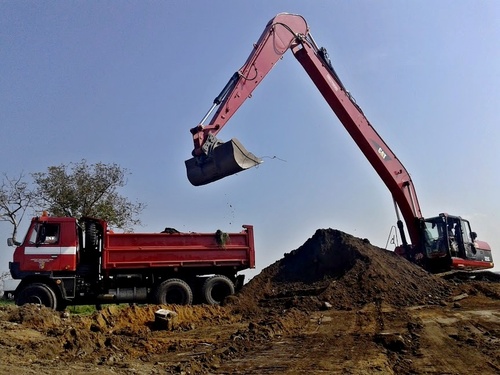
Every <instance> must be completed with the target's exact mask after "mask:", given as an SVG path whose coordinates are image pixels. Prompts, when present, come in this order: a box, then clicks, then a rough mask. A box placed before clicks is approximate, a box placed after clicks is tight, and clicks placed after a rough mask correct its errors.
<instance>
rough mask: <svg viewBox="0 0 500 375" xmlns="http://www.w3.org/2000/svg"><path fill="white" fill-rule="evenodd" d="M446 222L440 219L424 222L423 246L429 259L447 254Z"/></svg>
mask: <svg viewBox="0 0 500 375" xmlns="http://www.w3.org/2000/svg"><path fill="white" fill-rule="evenodd" d="M446 227H447V226H446V222H445V221H443V219H442V218H441V217H436V218H432V219H427V220H425V229H424V245H425V251H426V253H427V256H428V257H429V258H440V257H444V256H446V254H447V253H448V244H447V235H446Z"/></svg>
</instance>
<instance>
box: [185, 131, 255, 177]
mask: <svg viewBox="0 0 500 375" xmlns="http://www.w3.org/2000/svg"><path fill="white" fill-rule="evenodd" d="M209 137H212V139H211V140H209V141H208V140H207V142H205V144H204V145H203V148H202V150H203V153H202V154H201V155H200V156H194V157H192V158H191V159H188V160H186V161H185V165H186V171H187V177H188V180H189V182H190V183H191V184H192V185H194V186H200V185H206V184H209V183H211V182H214V181H217V180H220V179H222V178H224V177H227V176H230V175H233V174H235V173H238V172H241V171H243V170H245V169H248V168H251V167H254V166H256V165H259V164H260V163H262V159H260V158H258V157H257V156H255V155H254V154H252V153H251V152H249V151H247V150H246V149H245V147H243V145H242V144H241V143H240V141H238V140H237V139H236V138H233V139H231V140H230V141H228V142H221V141H220V140H218V139H217V138H215V137H214V136H211V135H209Z"/></svg>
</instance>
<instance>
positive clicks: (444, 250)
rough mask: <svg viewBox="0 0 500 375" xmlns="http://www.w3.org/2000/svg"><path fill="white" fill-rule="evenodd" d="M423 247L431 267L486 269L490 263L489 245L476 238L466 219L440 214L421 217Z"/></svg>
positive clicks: (490, 266) (491, 265) (491, 263)
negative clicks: (426, 217) (425, 217)
mask: <svg viewBox="0 0 500 375" xmlns="http://www.w3.org/2000/svg"><path fill="white" fill-rule="evenodd" d="M424 223H425V228H424V247H425V252H426V255H427V259H428V262H429V267H430V268H431V269H437V268H440V267H442V268H449V267H450V266H451V268H452V269H488V268H492V267H493V261H492V257H491V249H490V247H489V245H488V244H487V243H486V242H483V241H477V240H476V238H477V234H476V232H472V231H471V228H470V224H469V221H467V220H465V219H462V218H461V217H460V216H451V215H448V214H444V213H443V214H440V215H439V216H437V217H433V218H430V219H425V221H424Z"/></svg>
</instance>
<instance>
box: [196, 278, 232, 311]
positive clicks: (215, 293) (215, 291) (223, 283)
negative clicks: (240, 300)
mask: <svg viewBox="0 0 500 375" xmlns="http://www.w3.org/2000/svg"><path fill="white" fill-rule="evenodd" d="M201 294H202V297H203V300H204V302H205V303H207V304H209V305H220V304H221V303H222V301H224V298H226V297H227V296H230V295H232V294H234V284H233V282H232V281H231V280H230V279H229V278H228V277H226V276H223V275H215V276H212V277H209V278H208V279H207V280H206V281H205V282H204V283H203V286H202V288H201Z"/></svg>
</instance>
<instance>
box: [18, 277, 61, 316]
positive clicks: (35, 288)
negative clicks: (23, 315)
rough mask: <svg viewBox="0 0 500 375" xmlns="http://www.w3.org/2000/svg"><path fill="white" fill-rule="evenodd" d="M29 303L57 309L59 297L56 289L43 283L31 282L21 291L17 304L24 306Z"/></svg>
mask: <svg viewBox="0 0 500 375" xmlns="http://www.w3.org/2000/svg"><path fill="white" fill-rule="evenodd" d="M27 303H35V304H38V305H44V306H46V307H48V308H49V309H52V310H56V309H57V297H56V294H55V293H54V291H53V290H52V289H51V288H50V287H49V286H47V285H45V284H42V283H35V284H30V285H28V286H27V287H25V288H24V289H22V290H21V292H19V294H18V295H17V297H16V305H18V306H22V305H25V304H27Z"/></svg>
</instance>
